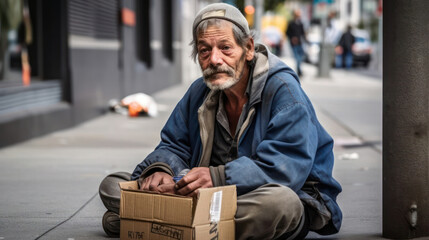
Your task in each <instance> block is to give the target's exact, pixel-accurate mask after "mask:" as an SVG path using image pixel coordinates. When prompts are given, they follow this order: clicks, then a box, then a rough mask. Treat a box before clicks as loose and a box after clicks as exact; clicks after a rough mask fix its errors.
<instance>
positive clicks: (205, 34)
mask: <svg viewBox="0 0 429 240" xmlns="http://www.w3.org/2000/svg"><path fill="white" fill-rule="evenodd" d="M208 39H215V40H216V41H217V42H235V38H234V33H233V31H232V26H229V27H218V26H210V27H208V28H207V29H206V30H205V31H202V32H201V33H200V34H198V38H197V41H198V44H199V43H206V41H205V40H208Z"/></svg>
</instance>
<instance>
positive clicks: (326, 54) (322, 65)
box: [317, 16, 333, 78]
mask: <svg viewBox="0 0 429 240" xmlns="http://www.w3.org/2000/svg"><path fill="white" fill-rule="evenodd" d="M321 20H322V41H321V44H320V52H319V68H318V75H317V76H318V77H322V78H329V77H330V75H329V71H330V70H331V64H332V54H333V50H332V47H331V46H332V45H331V44H329V43H327V42H326V40H325V38H326V36H325V35H326V27H327V25H328V19H327V17H326V16H324V17H323V18H322V19H321Z"/></svg>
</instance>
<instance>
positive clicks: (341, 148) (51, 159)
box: [0, 61, 382, 239]
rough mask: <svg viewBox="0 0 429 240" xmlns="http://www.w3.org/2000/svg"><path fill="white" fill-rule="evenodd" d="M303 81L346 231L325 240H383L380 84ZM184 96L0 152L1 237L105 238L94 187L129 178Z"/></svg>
mask: <svg viewBox="0 0 429 240" xmlns="http://www.w3.org/2000/svg"><path fill="white" fill-rule="evenodd" d="M287 62H288V63H290V61H287ZM292 64H293V63H292ZM292 64H291V65H292ZM304 74H305V76H304V77H303V78H302V86H303V88H304V89H305V90H306V92H307V93H308V95H309V96H310V98H311V99H312V101H313V104H314V106H315V108H316V111H317V112H318V117H319V119H320V120H321V122H322V124H323V125H324V126H325V128H326V129H327V130H328V132H330V133H331V134H332V136H333V137H334V139H335V140H336V145H335V157H336V162H335V170H334V175H335V177H336V178H337V180H338V181H339V182H340V183H341V184H342V186H343V193H342V194H341V195H340V196H339V198H338V202H339V204H340V206H341V208H342V210H343V214H344V221H343V227H342V229H341V231H340V233H339V234H337V235H334V236H330V237H329V239H377V238H380V235H381V211H382V209H381V96H382V95H381V87H382V83H381V79H377V78H370V77H365V76H362V75H359V74H358V73H356V72H352V73H349V72H346V71H342V70H334V71H332V72H331V74H332V78H331V79H317V78H316V77H315V76H316V68H315V67H314V66H310V65H304ZM186 89H187V86H176V87H173V88H170V89H166V90H164V91H162V92H159V93H157V94H156V95H154V98H155V99H156V101H157V102H158V103H159V104H160V106H161V110H162V111H161V112H160V114H159V116H158V117H156V118H146V117H141V118H128V117H126V116H122V115H117V114H107V115H104V116H102V117H99V118H97V119H94V120H92V121H89V122H86V123H85V124H82V125H80V126H77V127H75V128H72V129H67V130H63V131H58V132H55V133H53V134H49V135H47V136H44V137H40V138H37V139H33V140H30V141H27V142H24V143H21V144H17V145H14V146H11V147H7V148H3V149H0V164H1V166H2V167H1V168H0V192H1V193H2V194H1V195H0V202H1V207H0V239H105V238H106V235H105V234H104V231H103V229H102V226H101V217H102V216H103V214H104V212H105V208H104V206H103V205H102V203H101V200H100V198H99V196H98V185H99V183H100V182H101V180H102V179H103V178H104V177H105V176H106V175H107V174H109V173H111V172H116V171H128V172H131V171H132V170H133V169H134V167H135V166H136V164H137V163H139V162H140V161H142V160H143V158H144V157H145V156H146V155H147V154H148V153H149V152H151V151H152V150H153V148H154V147H155V146H156V145H157V143H158V142H159V132H160V129H161V127H162V126H163V125H164V123H165V121H166V120H167V118H168V116H169V114H170V112H171V110H172V109H173V107H174V106H175V104H176V103H177V101H178V100H179V99H180V97H181V96H182V95H183V94H184V92H185V91H186ZM320 237H321V236H319V235H317V234H310V235H309V236H308V238H309V239H316V238H320Z"/></svg>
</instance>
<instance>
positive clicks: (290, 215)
mask: <svg viewBox="0 0 429 240" xmlns="http://www.w3.org/2000/svg"><path fill="white" fill-rule="evenodd" d="M192 44H193V48H194V50H193V54H192V55H193V57H194V59H195V58H196V59H197V60H198V63H199V65H200V67H201V70H202V72H203V77H202V78H200V79H197V80H196V81H195V82H194V83H193V84H192V85H191V86H190V88H189V89H188V91H187V92H186V94H185V96H184V97H183V98H182V99H181V100H180V102H179V103H178V104H177V106H176V108H175V109H174V111H173V113H172V114H171V116H170V118H169V119H168V121H167V123H166V124H165V126H164V128H163V130H162V132H161V142H160V144H159V145H158V146H157V147H156V149H155V150H154V151H153V152H152V153H151V154H149V155H148V156H147V157H146V159H145V160H144V161H143V162H142V163H140V164H139V165H138V166H137V167H136V168H135V170H134V172H133V173H132V175H131V177H130V176H129V174H128V175H127V174H125V173H116V174H112V175H110V176H108V177H106V178H105V180H103V182H102V183H101V185H100V195H101V198H102V199H103V202H104V203H105V205H106V207H107V208H108V210H109V211H107V212H106V214H105V215H104V217H103V227H104V229H105V231H106V232H107V233H108V234H111V235H114V234H118V232H119V225H117V223H118V221H119V217H118V215H117V213H118V206H119V197H118V195H119V189H118V187H117V184H116V182H117V181H121V180H122V181H123V179H126V180H129V179H130V178H131V179H132V180H136V179H138V180H139V183H140V188H141V189H145V190H152V191H158V192H164V193H166V192H167V193H175V194H180V195H186V196H194V195H195V194H197V192H198V189H199V188H209V187H216V186H223V185H236V186H237V194H238V200H237V212H236V215H235V223H236V238H237V239H302V238H304V237H305V235H307V233H308V231H315V232H317V233H320V234H333V233H336V232H338V231H339V228H340V225H341V220H342V214H341V210H340V209H339V207H338V205H337V203H336V197H337V195H338V193H339V192H340V191H341V187H340V185H339V184H338V183H337V182H336V181H335V180H334V179H333V177H332V168H333V161H334V159H333V153H332V146H333V140H332V138H331V137H330V136H329V135H328V133H327V132H326V131H325V130H324V129H323V127H322V126H321V125H320V123H319V122H318V120H317V118H316V115H315V112H314V109H313V107H312V105H311V103H310V101H309V99H308V98H307V96H306V95H305V93H304V92H303V90H302V89H301V86H300V83H299V80H298V77H297V75H296V74H295V73H294V72H293V71H292V70H291V69H290V68H289V67H288V66H286V65H285V64H284V63H283V62H282V61H280V60H279V59H278V58H277V57H276V56H274V55H273V54H271V53H270V52H269V51H268V50H267V48H266V47H265V46H263V45H256V46H255V45H254V40H253V38H252V36H251V34H250V30H249V26H248V24H247V21H246V19H245V18H244V16H243V15H242V14H241V13H240V12H239V10H238V9H236V8H235V7H233V6H231V5H227V4H223V3H216V4H211V5H209V6H207V7H205V8H204V9H202V10H201V11H200V12H199V13H198V15H197V16H196V18H195V20H194V24H193V42H192ZM183 169H191V170H190V172H189V173H188V174H186V175H185V176H184V177H183V178H182V179H181V180H180V181H178V182H177V183H175V182H174V181H173V179H172V176H175V175H177V174H178V173H179V172H181V171H182V170H183ZM114 185H116V186H114ZM112 188H116V190H113V189H112Z"/></svg>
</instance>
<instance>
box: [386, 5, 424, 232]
mask: <svg viewBox="0 0 429 240" xmlns="http://www.w3.org/2000/svg"><path fill="white" fill-rule="evenodd" d="M428 9H429V1H427V0H413V1H410V0H389V1H384V12H383V18H384V19H383V20H384V21H383V22H384V26H383V34H384V36H383V41H384V48H385V50H384V51H383V57H384V60H383V64H384V67H383V69H384V70H383V237H386V238H401V239H404V238H415V237H424V236H429V94H428V93H429V81H428V79H429V44H428V39H429V31H428V24H429V14H427V10H428Z"/></svg>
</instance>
